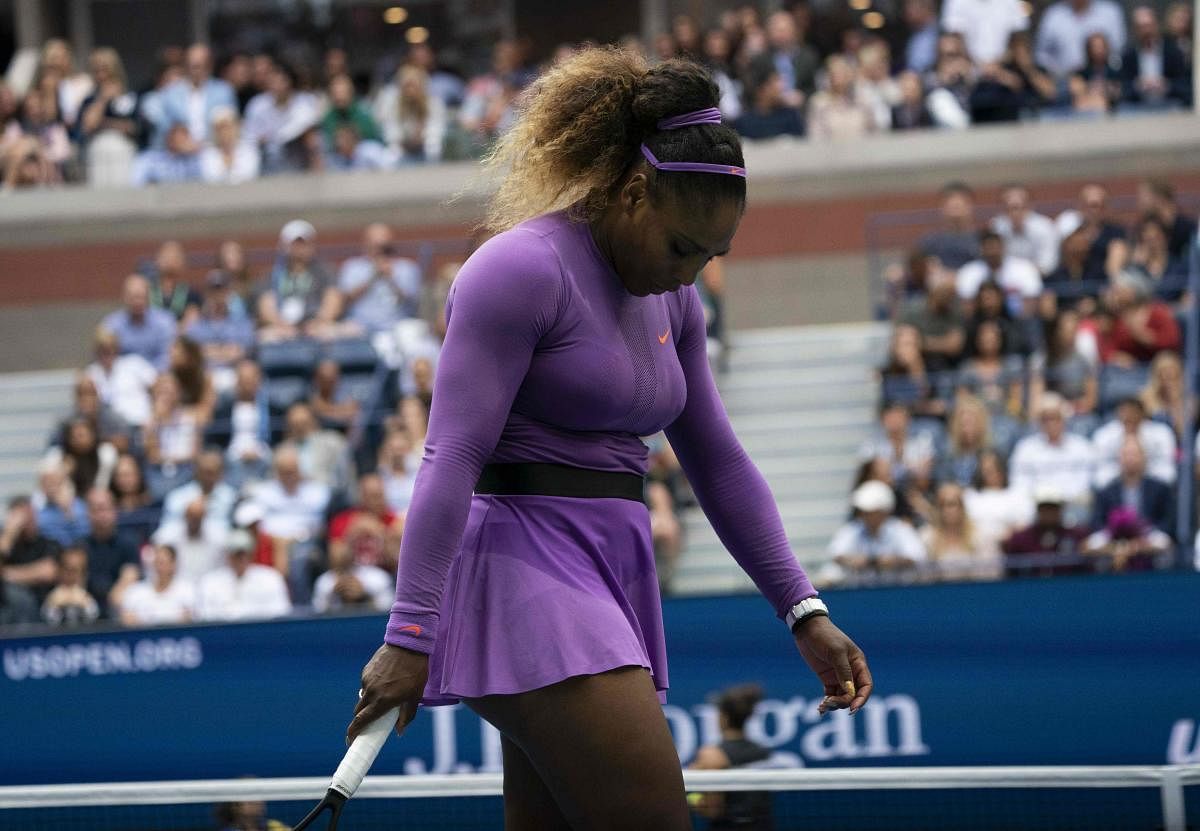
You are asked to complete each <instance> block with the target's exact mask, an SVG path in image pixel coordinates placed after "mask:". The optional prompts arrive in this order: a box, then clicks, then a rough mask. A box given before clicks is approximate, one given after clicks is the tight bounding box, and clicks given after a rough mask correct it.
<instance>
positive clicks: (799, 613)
mask: <svg viewBox="0 0 1200 831" xmlns="http://www.w3.org/2000/svg"><path fill="white" fill-rule="evenodd" d="M815 615H825V617H829V607H828V606H826V605H825V601H823V600H821V599H820V598H819V597H809V598H806V599H804V600H801V601H800V602H799V603H797V604H796V605H795V606H793V607H792V608H791V609H790V610H789V611H788V613H787V615H786V616H785V617H784V620H786V621H787V625H788V629H793V630H794V629H795V628H796V624H797V623H803V622H804V621H806V620H808V619H809V618H810V617H813V616H815Z"/></svg>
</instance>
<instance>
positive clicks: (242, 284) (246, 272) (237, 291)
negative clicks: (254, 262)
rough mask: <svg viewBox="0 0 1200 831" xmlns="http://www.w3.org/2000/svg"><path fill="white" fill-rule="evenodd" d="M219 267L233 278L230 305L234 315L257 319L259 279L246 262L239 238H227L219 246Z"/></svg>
mask: <svg viewBox="0 0 1200 831" xmlns="http://www.w3.org/2000/svg"><path fill="white" fill-rule="evenodd" d="M217 268H218V269H219V270H221V271H224V272H225V273H226V274H228V275H229V276H230V278H232V280H233V286H232V291H233V293H232V294H231V295H230V297H229V307H230V309H231V310H232V313H233V316H234V317H245V318H249V319H250V320H255V315H257V314H258V300H257V298H258V289H259V286H258V281H257V280H256V279H255V278H254V274H253V273H251V271H250V266H249V264H248V263H247V262H246V249H244V248H243V247H242V244H241V243H240V242H238V241H237V240H233V239H227V240H225V241H224V242H222V243H221V244H220V246H218V247H217Z"/></svg>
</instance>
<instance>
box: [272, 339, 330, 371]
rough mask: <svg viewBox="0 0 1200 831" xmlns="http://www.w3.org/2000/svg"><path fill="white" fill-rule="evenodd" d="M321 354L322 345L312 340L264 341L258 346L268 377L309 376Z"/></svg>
mask: <svg viewBox="0 0 1200 831" xmlns="http://www.w3.org/2000/svg"><path fill="white" fill-rule="evenodd" d="M320 354H321V345H320V344H319V343H317V342H316V341H312V340H289V341H283V342H281V343H264V344H262V345H260V346H259V347H258V363H259V366H261V367H262V371H263V375H264V376H265V377H267V378H281V377H284V376H296V377H300V378H308V377H310V376H311V375H312V371H313V368H314V367H315V366H316V365H317V360H318V358H319V357H320Z"/></svg>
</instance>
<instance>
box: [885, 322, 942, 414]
mask: <svg viewBox="0 0 1200 831" xmlns="http://www.w3.org/2000/svg"><path fill="white" fill-rule="evenodd" d="M922 345H923V341H922V338H921V333H920V332H919V331H918V330H917V329H916V328H915V327H913V326H907V325H899V326H897V327H896V328H895V329H894V330H893V331H892V343H891V346H890V348H889V349H888V358H887V363H886V364H884V366H883V369H882V370H881V371H880V379H879V380H880V385H881V388H882V394H883V402H884V404H885V405H890V404H898V405H901V406H904V407H908V408H910V409H911V410H912V412H913V414H914V415H917V416H922V417H929V418H943V417H945V415H946V401H945V398H944V393H945V392H946V387H947V386H948V384H947V382H948V381H950V380H952V379H951V378H949V377H948V376H935V375H933V374H932V373H931V372H929V371H928V370H927V368H926V366H925V358H924V357H923V355H922Z"/></svg>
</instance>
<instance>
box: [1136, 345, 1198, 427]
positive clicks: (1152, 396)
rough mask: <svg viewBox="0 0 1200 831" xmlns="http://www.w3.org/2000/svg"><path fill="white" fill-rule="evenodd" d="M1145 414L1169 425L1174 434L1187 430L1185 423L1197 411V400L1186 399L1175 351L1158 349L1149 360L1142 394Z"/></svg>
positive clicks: (1185, 390)
mask: <svg viewBox="0 0 1200 831" xmlns="http://www.w3.org/2000/svg"><path fill="white" fill-rule="evenodd" d="M1141 399H1142V404H1143V406H1145V408H1146V415H1148V416H1149V417H1150V418H1152V419H1154V420H1155V421H1158V422H1161V423H1162V424H1166V425H1167V426H1169V427H1171V428H1172V429H1173V430H1174V431H1175V437H1176V438H1180V437H1182V436H1184V435H1186V433H1187V426H1188V424H1189V423H1190V421H1191V419H1192V417H1193V416H1194V414H1195V412H1196V402H1195V400H1194V399H1189V397H1188V394H1187V389H1186V388H1185V386H1184V382H1183V362H1182V361H1181V360H1180V359H1179V356H1178V355H1176V354H1175V353H1174V352H1159V353H1158V354H1157V355H1155V356H1154V361H1153V362H1151V364H1150V380H1149V381H1148V382H1147V383H1146V387H1145V388H1144V389H1143V390H1142V394H1141Z"/></svg>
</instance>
